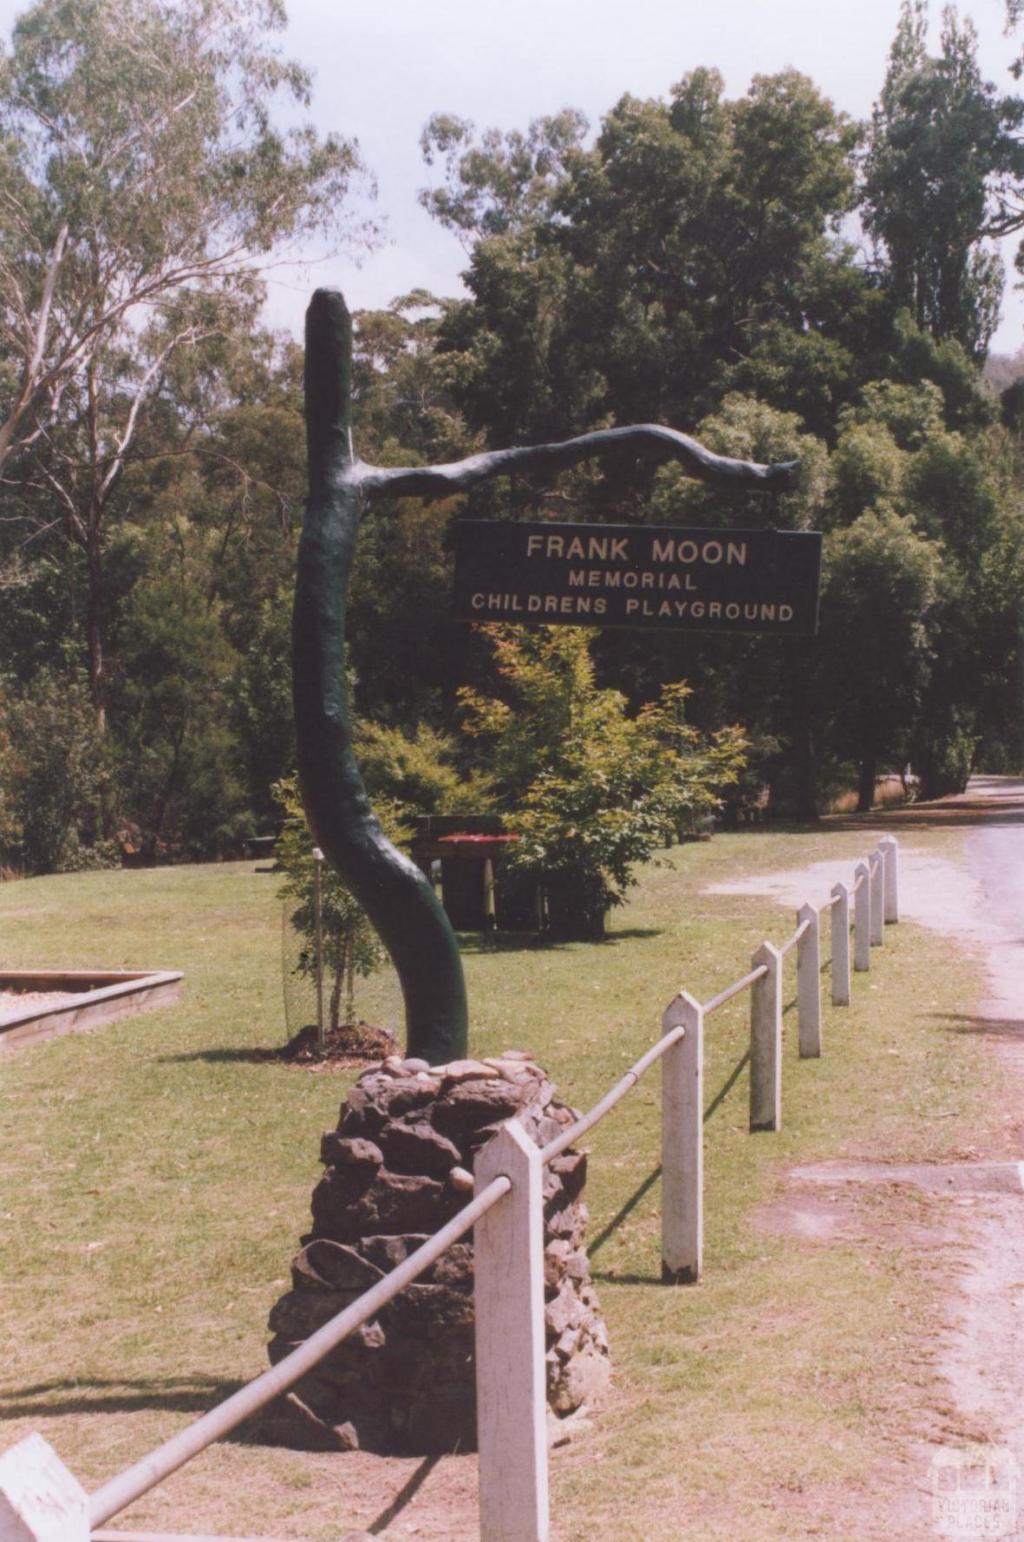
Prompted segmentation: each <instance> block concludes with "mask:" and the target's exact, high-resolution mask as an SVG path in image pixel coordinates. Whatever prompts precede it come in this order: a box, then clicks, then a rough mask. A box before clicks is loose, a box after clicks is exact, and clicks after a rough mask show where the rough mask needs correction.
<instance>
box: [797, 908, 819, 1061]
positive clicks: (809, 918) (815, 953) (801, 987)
mask: <svg viewBox="0 0 1024 1542" xmlns="http://www.w3.org/2000/svg"><path fill="white" fill-rule="evenodd" d="M805 921H806V922H807V930H806V931H805V932H804V934H803V936H802V937H801V938H800V940H799V942H798V943H797V945H796V1015H797V1022H798V1024H799V1037H800V1059H801V1060H813V1059H815V1058H816V1057H817V1056H818V1055H820V1054H821V920H820V917H819V915H818V911H817V909H816V907H815V906H814V905H801V906H800V909H799V910H798V911H797V913H796V924H797V926H802V925H803V924H804V922H805Z"/></svg>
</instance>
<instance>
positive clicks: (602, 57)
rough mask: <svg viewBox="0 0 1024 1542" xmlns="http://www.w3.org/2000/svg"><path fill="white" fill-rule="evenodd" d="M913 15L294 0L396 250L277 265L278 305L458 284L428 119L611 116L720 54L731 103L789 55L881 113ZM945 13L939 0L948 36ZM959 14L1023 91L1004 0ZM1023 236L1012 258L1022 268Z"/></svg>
mask: <svg viewBox="0 0 1024 1542" xmlns="http://www.w3.org/2000/svg"><path fill="white" fill-rule="evenodd" d="M899 10H900V6H899V0H710V3H709V0H632V3H630V4H626V3H624V0H433V3H429V4H428V3H422V0H376V3H373V0H291V3H290V5H289V17H290V21H289V28H288V33H287V36H286V39H285V47H286V49H287V51H288V52H289V53H290V54H291V55H292V56H293V57H296V58H298V59H300V60H301V61H302V62H303V63H305V64H306V65H308V66H309V67H310V68H311V69H313V70H314V72H315V85H314V117H315V119H316V121H317V122H318V123H319V125H320V126H321V127H322V128H334V129H336V130H338V131H340V132H342V133H344V134H347V135H351V134H354V135H356V136H357V137H358V139H359V142H360V145H361V147H362V150H363V154H364V157H365V159H366V161H367V163H368V165H369V166H370V167H371V168H372V170H373V171H374V173H375V175H376V178H377V183H378V189H379V192H378V197H377V200H376V204H375V210H374V212H375V213H376V215H377V216H378V217H380V216H383V217H384V218H385V219H386V222H387V229H388V244H387V245H386V246H384V247H383V248H382V249H381V250H380V251H378V252H377V253H376V254H374V255H373V256H371V257H370V258H368V259H366V260H365V261H363V263H362V264H361V266H359V267H357V266H356V265H355V264H354V263H353V262H352V261H351V259H347V258H345V257H338V256H336V257H333V258H331V259H329V260H324V261H322V262H317V263H316V264H314V265H311V266H308V267H306V268H304V269H300V270H297V271H296V270H293V271H289V272H280V273H278V274H275V275H274V279H273V282H272V286H271V301H270V315H271V317H272V319H273V320H274V321H275V323H277V324H280V325H285V326H288V327H289V328H292V329H294V330H295V331H296V333H297V334H298V332H299V330H300V328H301V315H302V310H303V308H304V305H305V303H306V299H307V297H308V293H309V291H310V290H311V289H312V288H313V287H315V285H317V284H320V283H330V284H336V285H338V286H339V287H340V288H342V289H343V290H344V292H345V294H346V297H347V299H348V303H349V305H350V307H351V308H353V309H356V308H360V307H363V306H380V305H384V304H386V303H387V302H388V300H390V299H391V298H393V297H394V296H396V295H399V294H402V293H405V292H407V291H408V290H410V289H414V288H426V289H430V290H432V291H433V292H435V293H438V294H457V293H460V292H461V285H460V282H459V273H460V271H461V269H462V268H464V267H465V265H466V255H465V252H464V250H463V248H462V247H461V245H460V243H459V241H458V240H457V238H456V237H455V236H454V235H452V234H450V233H449V232H447V231H444V230H442V229H441V228H440V227H439V226H437V225H436V224H435V223H434V222H433V221H432V220H431V219H430V218H429V217H428V216H427V214H426V212H425V211H424V210H422V209H421V208H420V207H419V205H418V203H417V198H416V195H417V192H418V190H419V189H420V188H421V187H422V186H423V185H424V184H425V182H426V181H427V180H428V179H429V176H430V173H429V171H428V169H427V168H426V166H425V165H424V164H423V161H422V157H421V154H420V149H419V136H420V132H421V130H422V127H423V124H424V123H425V122H426V120H427V118H428V117H429V116H430V115H431V113H434V112H449V113H455V114H456V115H458V116H459V117H463V118H470V119H472V120H473V121H474V122H476V123H477V124H478V125H479V126H481V127H485V126H490V125H495V126H498V127H500V128H502V129H510V128H522V127H525V126H526V125H527V124H528V123H529V121H530V120H531V119H532V118H535V117H539V116H541V115H543V114H549V113H554V112H557V111H558V110H559V109H560V108H562V107H566V106H572V107H577V108H580V109H581V110H582V111H583V112H584V113H585V114H586V115H587V117H588V118H589V120H590V122H591V124H592V126H593V127H595V128H596V127H597V126H598V125H599V123H600V119H601V117H602V115H603V114H604V113H606V112H607V111H608V110H609V108H611V107H612V106H613V105H614V103H615V102H616V101H617V100H618V99H619V97H621V96H622V95H623V94H625V93H626V92H630V93H631V94H632V95H634V96H639V97H663V96H664V95H665V94H666V93H667V92H668V90H669V88H670V87H671V86H672V85H673V84H674V83H675V82H676V81H678V80H679V79H680V78H681V77H682V76H683V75H685V74H686V73H687V72H688V71H689V70H692V69H694V68H695V67H697V66H698V65H714V66H716V67H717V68H718V69H719V70H720V71H721V72H722V74H723V76H724V78H725V84H726V92H727V94H728V95H729V96H733V97H735V96H739V95H741V94H742V93H744V92H745V91H746V90H747V89H748V87H749V85H750V82H751V79H752V77H753V76H754V75H756V74H759V73H763V74H771V73H774V72H775V71H777V70H780V69H783V68H785V67H786V66H789V65H792V66H793V67H795V68H796V69H798V70H800V71H802V72H803V73H804V74H806V75H809V76H810V78H811V79H812V80H813V81H814V82H815V84H816V85H817V86H818V87H819V89H821V90H822V91H823V92H824V93H825V95H827V96H828V97H829V98H830V99H831V100H832V101H833V103H834V104H835V105H836V107H838V108H840V109H841V110H842V111H844V112H847V113H848V114H850V115H851V116H852V117H857V118H866V117H868V116H869V115H870V112H871V108H872V106H873V104H874V102H875V100H876V98H877V96H878V92H879V90H880V88H881V84H882V80H883V77H884V74H885V67H886V60H887V57H888V51H889V46H890V43H891V41H892V38H893V34H894V32H895V30H896V24H897V21H898V18H899ZM940 12H941V8H940V6H939V4H938V3H937V0H932V17H931V22H932V29H933V35H934V37H935V41H936V42H937V34H938V29H939V21H940ZM960 13H961V15H962V16H970V17H971V18H972V20H973V21H974V23H975V26H976V27H977V30H978V34H979V57H980V60H981V66H982V70H983V72H984V74H985V77H986V78H987V79H990V80H992V81H993V82H994V83H995V84H996V86H997V88H998V89H999V90H1000V91H1010V90H1013V89H1018V88H1017V87H1016V86H1015V83H1014V82H1013V80H1012V78H1011V76H1010V75H1009V71H1008V66H1009V64H1010V62H1011V61H1012V59H1013V58H1014V55H1015V53H1016V52H1018V51H1019V49H1020V47H1022V46H1024V38H1021V39H1017V40H1015V39H1012V38H1007V37H1006V36H1005V35H1004V31H1003V27H1004V4H1003V0H966V3H964V4H961V6H960ZM1015 44H1016V46H1015ZM1015 245H1016V243H1015V242H1011V243H1009V244H1008V246H1007V249H1006V251H1005V254H1004V255H1005V260H1006V263H1007V269H1008V272H1009V273H1010V277H1011V280H1012V278H1013V276H1014V275H1013V270H1012V259H1013V251H1014V249H1015ZM1022 345H1024V295H1021V294H1019V293H1014V292H1013V291H1012V290H1010V291H1009V292H1008V294H1007V297H1006V299H1005V300H1004V304H1003V321H1002V323H1001V326H1000V329H999V331H998V333H997V335H996V339H995V343H994V349H995V351H997V352H1004V353H1014V352H1016V351H1017V349H1018V348H1019V347H1021V346H1022Z"/></svg>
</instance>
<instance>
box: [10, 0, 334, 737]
mask: <svg viewBox="0 0 1024 1542" xmlns="http://www.w3.org/2000/svg"><path fill="white" fill-rule="evenodd" d="M284 21H285V16H284V10H283V7H282V6H281V5H280V3H279V0H174V3H170V0H37V3H36V4H35V5H34V6H32V7H31V8H30V9H29V10H27V11H26V12H25V13H24V14H23V15H22V16H21V17H20V18H19V20H18V21H17V23H16V24H15V27H14V32H13V36H12V40H11V46H10V49H9V51H8V52H7V53H6V55H5V56H4V57H3V58H2V59H0V210H2V218H0V329H2V334H3V342H2V344H0V475H2V476H3V479H4V484H5V486H6V489H7V490H8V491H9V492H13V491H16V490H21V489H23V488H24V487H25V486H26V484H27V485H28V486H29V488H30V490H31V489H33V488H34V490H35V491H36V493H40V494H43V495H45V497H46V498H47V500H48V501H49V502H50V503H52V505H53V508H54V510H55V516H54V515H51V518H54V517H55V518H56V522H57V523H58V525H60V526H61V527H62V529H63V532H64V534H65V535H66V537H67V539H68V540H69V541H70V542H71V543H73V544H74V545H75V546H77V548H78V549H79V550H80V552H81V553H82V558H83V562H84V567H85V571H86V575H87V585H88V609H87V622H86V630H87V653H88V667H89V679H90V685H91V690H92V695H93V701H94V704H95V706H96V708H97V711H98V713H99V714H100V717H101V718H102V713H103V703H104V694H105V680H104V665H103V636H102V631H103V562H104V546H105V522H106V519H107V515H108V511H109V508H110V502H111V497H112V495H113V493H114V490H115V489H116V487H117V484H118V482H119V481H120V479H121V477H122V475H123V473H124V470H125V467H126V465H127V463H128V461H129V459H130V457H131V455H132V452H133V448H134V445H135V442H136V438H137V435H138V432H139V428H140V423H141V421H142V419H143V417H144V415H145V413H146V410H147V408H148V407H149V405H150V404H151V402H152V401H153V399H154V397H155V396H156V395H157V394H158V393H159V390H160V388H161V384H162V382H163V380H164V378H165V375H166V371H167V368H168V364H169V361H170V359H171V358H172V356H173V355H174V354H175V353H177V352H179V351H180V350H182V349H184V348H188V347H193V346H195V345H196V344H197V343H198V342H199V341H200V340H201V339H202V338H203V337H205V336H208V335H209V333H210V332H211V330H213V331H216V330H217V329H218V328H219V327H220V326H221V325H222V324H223V316H222V314H221V311H222V310H223V309H224V308H227V310H229V311H234V310H236V309H237V305H238V303H239V302H244V301H246V300H251V299H252V298H253V297H254V296H255V295H257V294H258V292H259V283H260V280H259V269H260V268H261V266H262V265H264V264H266V263H267V262H269V261H271V260H272V259H273V257H274V254H275V253H276V252H278V251H279V250H280V248H281V246H282V243H284V242H285V241H287V240H290V239H293V238H297V237H302V236H308V235H311V234H314V233H319V234H326V235H328V236H330V237H331V238H332V239H338V238H341V237H343V236H345V235H346V234H347V235H352V234H353V231H352V229H351V227H349V226H347V224H346V219H345V214H344V205H345V200H346V195H347V194H348V193H349V190H350V187H351V184H352V181H353V178H354V177H355V176H356V175H357V174H358V173H360V171H361V169H362V168H361V162H360V158H359V153H358V148H357V146H356V145H355V143H354V142H353V141H351V140H346V139H344V138H342V137H339V136H337V135H327V136H321V135H319V134H317V133H316V132H315V131H314V130H313V129H312V128H310V127H308V126H303V125H299V126H296V127H292V128H288V129H283V128H280V127H278V126H276V125H275V121H274V114H275V109H276V108H277V107H280V108H282V109H283V110H285V111H287V112H293V111H294V109H295V108H296V107H298V108H300V109H301V108H302V107H304V106H305V105H307V104H308V102H309V99H310V90H311V83H310V78H309V76H308V74H307V72H306V71H304V70H303V69H301V68H300V67H298V66H297V65H295V64H292V63H290V62H288V61H287V60H285V59H283V58H281V57H280V56H279V54H278V52H277V50H276V48H275V46H274V44H273V33H274V32H276V31H280V29H281V28H282V27H283V26H284ZM12 484H15V486H12ZM41 533H42V525H41V523H40V519H39V516H38V515H37V517H36V519H35V522H34V523H32V522H30V525H29V528H28V529H27V530H26V531H25V532H24V536H23V538H24V539H28V538H33V537H35V538H38V537H39V536H40V535H41Z"/></svg>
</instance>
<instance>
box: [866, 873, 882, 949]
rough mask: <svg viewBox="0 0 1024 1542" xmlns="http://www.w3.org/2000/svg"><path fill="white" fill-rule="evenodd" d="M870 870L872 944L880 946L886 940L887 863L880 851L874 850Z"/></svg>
mask: <svg viewBox="0 0 1024 1542" xmlns="http://www.w3.org/2000/svg"><path fill="white" fill-rule="evenodd" d="M869 871H870V873H871V946H872V947H873V948H880V947H882V945H883V943H884V942H885V864H884V862H883V860H882V853H881V852H880V851H875V852H872V854H871V857H870V859H869Z"/></svg>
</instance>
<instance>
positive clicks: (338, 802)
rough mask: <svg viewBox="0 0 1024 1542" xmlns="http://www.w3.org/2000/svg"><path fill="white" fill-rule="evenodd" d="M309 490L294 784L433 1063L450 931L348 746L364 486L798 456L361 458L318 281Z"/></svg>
mask: <svg viewBox="0 0 1024 1542" xmlns="http://www.w3.org/2000/svg"><path fill="white" fill-rule="evenodd" d="M305 389H306V430H307V439H308V447H309V498H308V501H307V505H306V515H305V520H304V524H303V531H302V539H301V542H300V545H299V557H298V571H297V575H296V584H295V611H294V620H293V641H294V652H293V660H294V662H293V689H294V697H295V731H296V739H297V744H298V762H299V783H300V786H301V789H302V797H303V802H304V804H305V808H306V815H307V818H308V819H309V824H310V828H311V830H312V831H313V836H314V839H315V840H316V842H317V844H318V845H319V846H320V847H321V848H322V849H323V851H324V852H325V854H326V856H327V858H328V860H329V861H330V862H331V863H332V865H333V866H334V867H335V868H336V870H337V871H338V873H339V874H340V875H341V877H342V879H343V880H344V882H345V883H346V884H348V886H349V888H350V889H351V890H352V892H353V894H354V895H355V896H356V898H357V899H358V900H359V902H360V904H361V905H362V906H363V907H364V909H365V910H366V912H367V914H368V915H369V917H370V920H371V921H372V923H373V925H374V926H375V927H376V929H377V931H378V933H379V934H380V937H381V940H382V942H383V943H384V946H385V947H386V948H387V950H388V952H389V954H390V955H391V958H392V961H393V963H394V965H395V968H396V970H397V972H398V977H399V980H400V982H401V986H402V994H403V997H404V1000H405V1015H406V1032H407V1044H408V1048H407V1053H408V1054H409V1055H410V1056H418V1057H422V1058H423V1059H425V1060H427V1061H430V1062H431V1063H435V1064H436V1063H441V1062H446V1061H450V1060H453V1059H457V1058H459V1057H461V1056H464V1055H465V1054H466V1050H467V1010H466V988H465V980H464V977H463V972H462V961H461V959H460V957H459V949H458V944H457V942H456V940H455V934H454V933H453V931H452V928H451V926H450V925H449V923H448V918H447V916H446V915H445V913H444V910H443V909H442V907H441V905H440V904H439V902H438V900H437V897H436V896H435V894H434V891H433V888H432V886H431V885H430V883H429V882H428V880H427V879H426V878H425V877H424V875H423V873H421V872H420V870H419V868H417V867H416V866H415V864H414V863H412V862H411V861H410V860H409V859H408V858H407V857H405V856H403V855H402V853H401V852H400V851H397V850H396V849H395V847H394V846H392V844H391V843H390V841H388V840H387V838H386V837H385V835H384V833H383V831H382V830H381V827H380V825H379V823H378V821H377V819H376V818H375V817H374V814H373V811H372V809H371V808H370V805H369V801H368V799H367V796H366V789H365V787H364V786H363V782H362V778H361V777H360V774H359V768H358V766H357V764H356V760H355V756H354V753H353V746H352V722H351V716H350V709H349V703H348V699H347V691H346V680H345V612H346V601H347V591H348V581H349V574H350V572H351V568H352V560H353V557H354V555H355V550H356V541H357V539H358V534H359V525H360V521H361V519H362V517H363V513H364V511H365V508H366V505H367V500H368V498H371V497H372V496H373V495H375V494H382V493H383V494H390V495H392V496H414V497H422V498H441V497H450V496H451V495H452V493H454V492H460V491H464V490H465V489H467V488H470V487H473V486H474V485H475V484H476V483H477V482H482V481H484V480H486V479H487V478H488V477H493V476H500V475H502V474H503V473H506V472H509V471H512V470H547V471H552V472H555V471H562V470H564V469H566V468H567V467H569V466H574V465H576V464H577V463H578V462H579V461H582V460H586V459H588V458H589V457H590V456H593V455H600V454H602V453H603V452H605V451H611V450H619V451H621V450H622V449H624V448H626V449H635V450H637V451H640V452H643V453H660V454H661V455H662V456H669V457H671V458H673V459H676V460H679V461H680V462H681V463H682V465H683V466H684V468H685V469H686V471H687V472H688V473H689V474H690V475H692V476H695V477H699V478H702V479H703V480H705V481H710V482H719V483H725V484H729V485H733V486H736V485H740V486H755V487H762V488H765V489H770V490H773V491H782V490H784V489H786V488H787V487H789V486H791V485H792V482H793V479H794V476H795V472H796V465H797V463H796V462H787V463H785V464H780V465H774V466H761V465H756V464H754V463H752V462H749V461H738V460H729V459H727V458H725V457H724V456H720V455H714V454H712V453H711V451H709V450H706V449H705V448H704V446H703V445H700V444H698V443H697V441H696V440H694V439H691V438H689V437H688V436H687V435H686V434H681V433H677V432H676V431H675V430H674V429H671V428H663V427H660V426H657V425H653V424H640V425H636V426H632V427H628V428H612V429H605V430H602V431H600V432H598V433H592V434H584V435H583V436H582V437H581V438H578V439H571V440H569V441H567V442H566V443H564V444H546V445H536V446H532V447H529V448H523V449H508V450H495V451H493V452H489V453H484V454H480V455H471V456H469V457H468V458H467V459H466V460H462V461H456V462H453V463H452V464H450V465H442V466H431V467H381V466H369V465H366V464H365V463H364V462H363V461H360V460H359V459H358V458H357V456H356V454H355V450H354V447H353V442H352V323H351V318H350V316H349V313H348V310H347V309H346V306H345V302H344V300H343V298H342V296H341V295H340V294H339V293H338V292H337V291H336V290H329V289H318V290H317V291H316V293H315V294H314V296H313V300H312V302H311V304H310V307H309V310H308V312H307V315H306V369H305Z"/></svg>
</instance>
